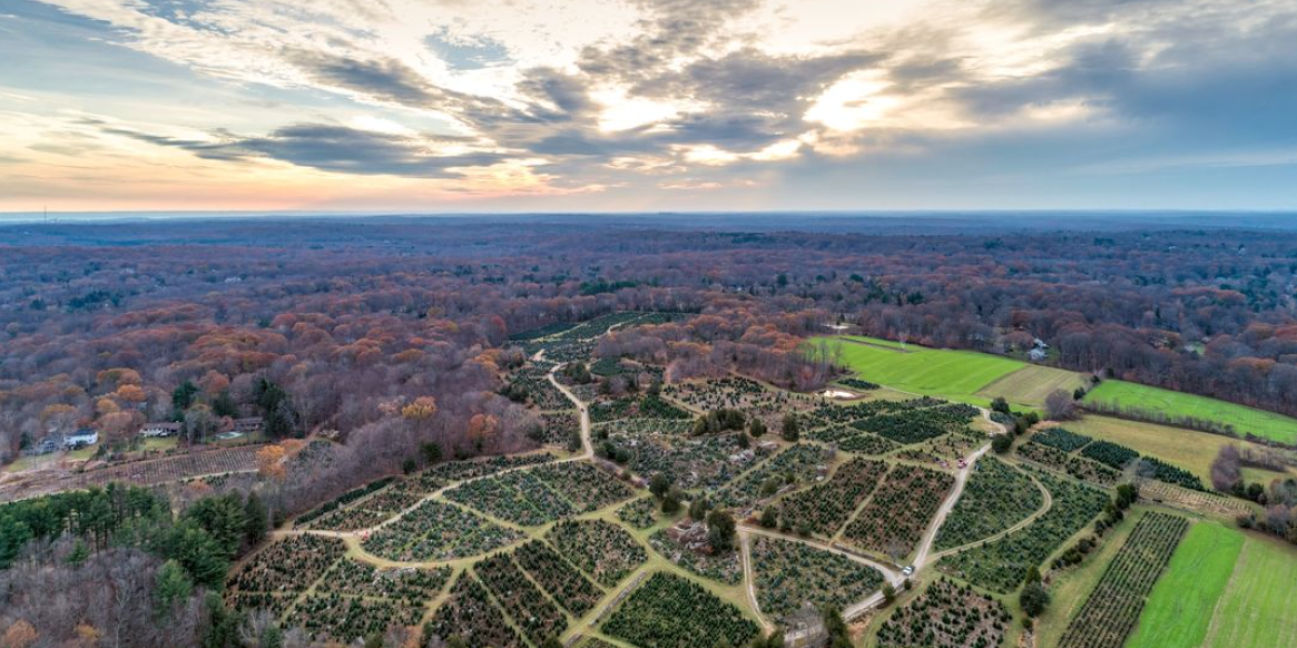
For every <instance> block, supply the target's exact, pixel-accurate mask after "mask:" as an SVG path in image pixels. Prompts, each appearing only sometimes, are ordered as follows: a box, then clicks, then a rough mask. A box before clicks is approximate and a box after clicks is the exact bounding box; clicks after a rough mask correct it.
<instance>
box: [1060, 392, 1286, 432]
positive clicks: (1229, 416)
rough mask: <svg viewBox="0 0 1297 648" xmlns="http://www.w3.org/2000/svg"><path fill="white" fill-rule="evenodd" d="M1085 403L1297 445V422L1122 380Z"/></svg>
mask: <svg viewBox="0 0 1297 648" xmlns="http://www.w3.org/2000/svg"><path fill="white" fill-rule="evenodd" d="M1082 403H1083V404H1086V403H1101V404H1105V405H1109V406H1117V407H1121V408H1127V409H1131V410H1142V411H1146V412H1153V413H1161V414H1166V415H1168V416H1189V417H1193V418H1198V419H1206V420H1212V421H1218V422H1220V423H1227V424H1229V425H1232V426H1234V429H1235V431H1236V432H1238V433H1239V435H1244V434H1247V433H1249V432H1250V433H1252V434H1255V435H1256V436H1259V437H1265V438H1267V439H1273V440H1275V441H1280V442H1283V443H1297V419H1292V418H1289V417H1287V416H1283V415H1280V414H1275V413H1273V412H1266V411H1262V410H1258V409H1253V408H1251V407H1244V406H1242V405H1235V404H1234V403H1227V402H1225V401H1219V400H1216V399H1214V398H1207V397H1205V396H1195V395H1193V394H1182V393H1180V392H1174V391H1170V390H1167V389H1159V388H1157V387H1149V386H1147V385H1139V384H1136V383H1129V382H1124V381H1121V380H1107V381H1104V382H1103V383H1101V384H1100V385H1099V386H1098V387H1095V388H1094V389H1093V390H1091V391H1090V393H1089V394H1086V396H1085V400H1083V401H1082Z"/></svg>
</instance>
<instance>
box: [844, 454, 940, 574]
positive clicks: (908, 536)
mask: <svg viewBox="0 0 1297 648" xmlns="http://www.w3.org/2000/svg"><path fill="white" fill-rule="evenodd" d="M954 483H955V480H954V478H953V477H951V476H950V475H948V474H946V473H944V472H938V471H935V470H928V469H926V468H917V467H914V466H907V465H898V466H896V467H895V468H893V469H892V471H891V472H890V473H888V475H887V479H886V480H884V482H883V485H882V486H880V487H879V488H878V490H877V492H875V493H874V496H873V498H871V499H870V500H869V503H868V504H866V505H865V507H864V508H863V509H861V511H860V513H859V514H858V516H857V517H856V519H855V521H854V522H852V523H851V524H849V525H847V528H846V530H845V531H843V537H844V538H846V539H847V540H848V541H850V542H851V543H853V544H855V545H857V546H859V547H862V548H865V549H870V550H873V551H876V552H878V553H880V554H890V555H894V556H897V557H899V556H905V555H908V554H909V553H910V552H911V551H913V550H914V546H915V544H916V543H917V542H918V541H919V537H920V535H922V533H923V530H924V529H926V528H927V526H928V520H930V519H931V518H932V515H933V514H934V513H936V512H937V508H938V507H939V506H941V502H942V501H944V500H945V499H946V494H947V493H948V492H949V491H950V488H951V486H953V485H954ZM901 511H904V515H899V514H898V513H899V512H901Z"/></svg>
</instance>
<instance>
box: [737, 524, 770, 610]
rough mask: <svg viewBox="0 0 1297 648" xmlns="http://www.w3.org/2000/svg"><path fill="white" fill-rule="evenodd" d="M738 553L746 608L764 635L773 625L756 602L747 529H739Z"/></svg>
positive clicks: (750, 545) (749, 537)
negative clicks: (751, 613)
mask: <svg viewBox="0 0 1297 648" xmlns="http://www.w3.org/2000/svg"><path fill="white" fill-rule="evenodd" d="M739 551H741V552H742V554H741V555H742V557H743V590H744V591H745V592H747V594H748V607H750V608H752V612H754V613H755V614H756V616H757V621H760V622H761V629H762V631H763V632H765V633H767V634H768V633H769V632H770V631H772V630H774V629H775V626H774V624H773V623H770V621H769V620H768V619H766V615H765V614H764V613H762V612H761V604H760V603H758V602H757V584H756V579H755V578H754V577H753V575H752V543H751V536H750V535H748V531H747V529H744V528H740V529H739Z"/></svg>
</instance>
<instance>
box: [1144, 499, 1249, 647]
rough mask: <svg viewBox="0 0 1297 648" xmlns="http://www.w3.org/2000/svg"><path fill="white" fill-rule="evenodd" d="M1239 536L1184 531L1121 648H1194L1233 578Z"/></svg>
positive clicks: (1204, 526)
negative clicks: (1132, 629) (1181, 538)
mask: <svg viewBox="0 0 1297 648" xmlns="http://www.w3.org/2000/svg"><path fill="white" fill-rule="evenodd" d="M1242 549H1243V534H1242V533H1240V532H1238V531H1235V530H1233V529H1229V528H1226V527H1224V526H1221V525H1219V524H1214V523H1199V524H1195V525H1193V527H1191V528H1190V529H1189V533H1188V534H1186V535H1185V537H1184V540H1181V541H1180V546H1179V547H1177V548H1176V550H1175V553H1174V554H1173V555H1172V556H1171V564H1170V565H1168V566H1167V569H1166V572H1165V573H1164V574H1162V578H1160V579H1159V580H1158V582H1157V585H1156V586H1155V587H1154V588H1153V593H1152V594H1150V595H1149V597H1148V603H1147V604H1146V605H1145V606H1144V612H1143V613H1142V614H1141V615H1140V617H1139V625H1138V626H1137V627H1136V628H1135V632H1134V633H1133V634H1132V635H1131V636H1130V639H1128V640H1127V641H1126V648H1197V647H1199V646H1202V645H1203V641H1204V640H1205V638H1206V637H1207V630H1208V628H1209V627H1210V625H1211V622H1212V613H1213V611H1214V610H1215V609H1216V604H1217V602H1218V601H1219V600H1220V597H1221V595H1222V594H1223V593H1224V592H1225V586H1226V585H1228V584H1229V580H1230V575H1231V574H1232V573H1233V572H1234V563H1235V560H1236V559H1237V558H1238V555H1239V552H1240V551H1241V550H1242Z"/></svg>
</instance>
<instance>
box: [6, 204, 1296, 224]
mask: <svg viewBox="0 0 1297 648" xmlns="http://www.w3.org/2000/svg"><path fill="white" fill-rule="evenodd" d="M1073 214H1086V215H1091V216H1097V217H1103V216H1139V217H1146V218H1175V217H1186V216H1199V217H1202V216H1220V217H1236V218H1238V217H1257V216H1259V217H1281V216H1297V207H1295V208H1293V209H1183V208H1166V209H1147V208H1141V209H1134V208H1035V209H979V208H969V209H950V208H932V209H877V210H873V209H810V210H798V209H771V210H709V209H700V210H678V209H675V210H627V211H614V210H554V211H545V210H518V211H510V210H499V211H444V212H439V211H428V212H420V211H399V210H346V211H342V210H336V211H335V210H120V211H49V212H44V211H37V212H32V211H0V224H19V223H38V224H39V223H49V224H58V223H59V222H61V221H65V220H73V221H78V222H124V221H166V220H185V219H223V218H230V219H250V218H268V219H274V218H408V219H417V218H468V217H473V218H480V217H487V218H489V217H514V218H516V217H565V216H566V217H600V216H607V217H624V216H631V217H633V216H666V217H671V216H712V217H752V216H763V217H777V216H803V217H830V218H851V217H872V218H893V217H895V218H902V217H913V216H916V215H922V216H929V217H933V218H956V217H1010V218H1012V217H1030V216H1041V215H1073Z"/></svg>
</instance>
